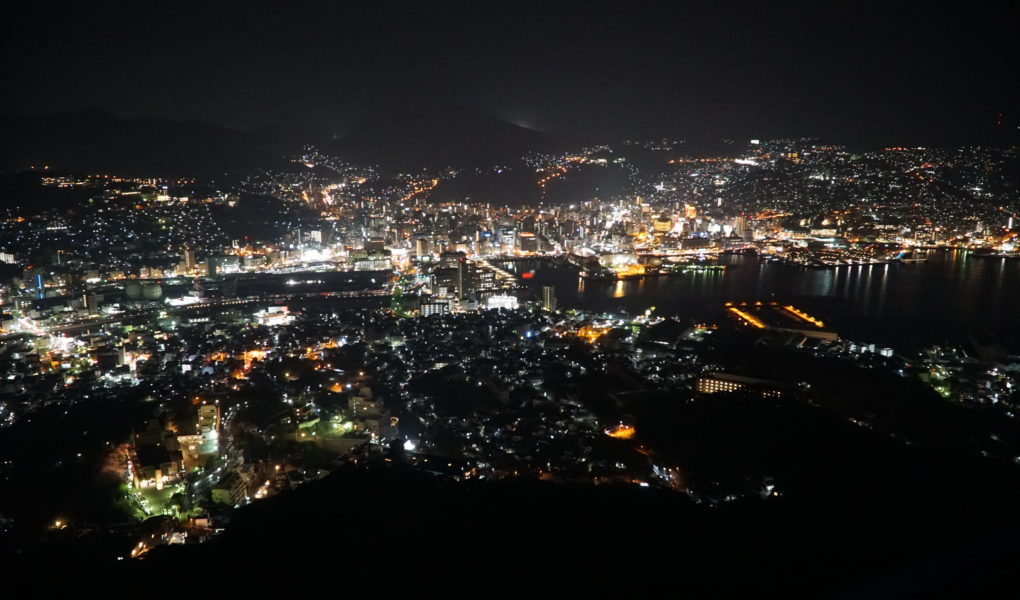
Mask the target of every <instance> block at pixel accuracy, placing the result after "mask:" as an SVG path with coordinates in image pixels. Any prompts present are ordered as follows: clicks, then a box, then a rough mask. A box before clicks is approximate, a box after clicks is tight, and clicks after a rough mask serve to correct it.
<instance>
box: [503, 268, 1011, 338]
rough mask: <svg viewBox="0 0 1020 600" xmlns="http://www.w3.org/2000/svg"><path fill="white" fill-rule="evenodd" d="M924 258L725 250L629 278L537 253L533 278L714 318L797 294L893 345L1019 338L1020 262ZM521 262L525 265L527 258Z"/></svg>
mask: <svg viewBox="0 0 1020 600" xmlns="http://www.w3.org/2000/svg"><path fill="white" fill-rule="evenodd" d="M924 256H926V257H927V259H928V260H927V261H925V262H915V263H892V264H888V265H868V266H862V265H854V266H844V267H839V268H835V269H804V268H800V267H792V266H789V265H783V264H778V263H767V262H764V261H760V260H759V259H757V258H755V257H750V256H727V257H724V258H723V262H724V264H726V265H727V270H726V271H725V272H720V271H698V272H684V273H678V274H675V275H669V276H661V277H649V278H645V279H639V280H627V281H593V280H587V281H585V280H581V279H580V278H579V277H578V275H577V270H576V269H575V268H573V267H570V266H566V265H553V264H551V263H547V262H542V261H535V262H533V263H530V264H528V265H527V267H526V268H528V269H532V268H534V269H536V273H535V278H534V279H532V280H530V281H529V282H528V283H529V285H531V286H535V288H536V289H538V286H541V285H555V286H556V288H557V289H556V294H557V297H558V298H559V301H560V303H561V305H563V306H565V307H578V308H585V309H590V310H598V311H611V310H614V309H625V310H627V311H629V312H641V311H644V310H645V308H647V307H648V306H656V307H657V308H658V310H659V312H660V313H661V314H673V315H678V316H682V317H690V318H699V319H700V318H710V319H714V318H717V317H718V315H719V313H718V311H719V306H720V304H721V303H722V302H725V301H728V300H784V301H791V302H792V301H796V302H799V303H801V304H803V305H804V306H806V307H807V308H811V309H813V310H814V311H816V312H819V313H820V314H823V315H827V316H829V317H830V318H832V319H834V320H835V321H836V322H837V323H839V326H840V331H841V332H843V333H844V335H846V336H848V337H853V334H854V333H855V332H856V333H859V334H861V335H863V336H865V337H866V338H868V339H872V340H874V341H887V342H888V343H894V342H895V340H896V339H902V338H910V339H912V340H924V341H927V342H931V343H934V342H939V341H943V340H944V339H945V338H946V336H951V337H956V336H959V335H960V334H961V332H962V333H963V334H966V333H968V332H970V331H988V332H992V333H994V334H995V335H996V336H997V337H1001V338H1005V339H1002V340H1000V341H1001V343H1007V345H1009V342H1010V340H1011V339H1012V338H1016V339H1017V340H1020V310H1018V309H1017V308H1016V307H1018V306H1020V297H1018V295H1020V260H1005V259H997V258H975V257H974V256H972V255H970V254H969V253H967V252H962V251H959V252H935V251H932V252H929V253H927V254H925V255H924ZM521 268H525V267H524V266H523V264H522V265H521Z"/></svg>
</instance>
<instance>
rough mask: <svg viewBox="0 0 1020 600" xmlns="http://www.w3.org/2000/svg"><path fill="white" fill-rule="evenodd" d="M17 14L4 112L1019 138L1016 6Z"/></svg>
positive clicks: (77, 9) (601, 133)
mask: <svg viewBox="0 0 1020 600" xmlns="http://www.w3.org/2000/svg"><path fill="white" fill-rule="evenodd" d="M22 4H25V5H28V6H19V7H18V8H15V9H9V8H5V12H6V14H5V15H4V19H3V23H4V24H3V36H2V42H0V43H2V44H3V46H4V59H5V60H4V67H3V90H4V93H3V94H2V95H0V112H2V113H8V114H11V113H13V114H39V113H49V112H56V111H64V110H76V109H80V108H84V107H96V108H100V109H102V110H106V111H110V112H112V113H113V114H116V115H118V116H122V117H143V116H144V117H165V118H171V119H177V120H184V119H200V120H204V121H208V122H210V123H214V124H218V125H225V126H229V127H232V128H238V129H252V128H257V127H265V126H278V127H289V128H300V129H304V130H312V131H317V132H319V133H322V132H330V133H343V132H344V131H345V130H346V128H348V127H350V126H351V125H352V124H353V123H355V122H357V120H358V119H359V118H360V116H361V115H363V114H364V113H365V112H366V111H368V110H371V109H373V108H374V107H377V106H380V105H386V106H395V107H400V106H408V105H411V104H414V103H417V102H421V101H428V102H431V103H435V102H440V103H446V102H449V103H456V104H458V105H464V106H468V107H470V108H472V109H476V110H480V111H484V112H486V113H489V114H492V115H496V116H499V117H501V118H503V119H506V120H509V121H511V122H514V123H517V124H520V125H525V126H528V127H533V128H537V129H542V130H547V131H551V132H556V133H562V134H569V135H575V136H583V137H585V138H615V137H621V136H635V137H641V136H643V137H650V136H660V135H662V136H667V135H669V136H673V135H678V136H685V135H693V136H697V135H702V136H720V137H727V136H732V137H758V136H761V137H769V136H786V135H789V136H793V135H819V136H879V137H884V138H888V137H890V136H893V137H894V136H896V135H904V136H917V135H922V136H923V135H931V136H951V135H957V134H960V133H967V132H969V131H974V130H978V129H983V128H990V127H992V126H993V125H994V123H995V121H996V120H997V119H998V117H997V114H998V113H1005V115H1006V116H1005V117H1004V120H1005V121H1007V126H1008V125H1009V124H1010V123H1012V126H1013V127H1015V123H1016V118H1015V117H1016V112H1017V111H1016V108H1017V107H1018V106H1020V104H1018V96H1017V93H1016V92H1015V91H1014V90H1013V89H1011V88H1013V87H1014V84H1015V80H1016V79H1017V73H1018V70H1017V66H1018V64H1017V63H1018V54H1020V53H1018V52H1017V50H1016V39H1017V37H1018V36H1017V12H1018V11H1016V10H1015V9H1014V10H1012V11H1006V12H1004V11H1002V10H1001V9H995V8H993V7H992V5H982V4H980V3H974V2H968V3H959V4H957V8H956V9H955V10H956V11H957V12H946V11H944V10H942V9H941V8H939V7H938V6H937V5H936V4H933V3H927V4H926V3H909V5H910V6H902V5H899V4H897V6H898V7H891V5H893V4H894V3H891V2H884V3H861V2H853V3H839V4H838V6H835V7H834V6H830V3H827V2H816V3H811V4H808V3H803V4H789V3H781V2H753V3H740V2H729V3H705V4H711V5H713V6H712V7H708V8H706V7H698V6H692V5H689V4H685V3H668V4H667V3H661V4H660V3H641V4H640V5H639V3H634V2H617V3H615V4H612V5H603V4H600V3H594V2H585V3H559V2H557V3H555V6H551V4H552V3H546V5H543V4H527V3H522V2H513V3H505V4H504V3H488V2H473V3H470V4H464V5H449V4H447V3H442V4H440V3H428V2H416V3H409V4H407V5H401V4H390V3H376V2H335V3H328V4H306V3H298V2H293V3H292V2H286V3H285V2H276V3H272V6H271V8H266V7H253V6H251V5H250V3H230V4H228V3H208V4H209V5H208V6H203V5H200V4H195V5H188V4H186V3H181V2H162V3H140V2H125V3H99V6H95V7H94V6H92V5H91V4H92V3H88V4H86V3H75V4H70V3H69V4H66V5H65V4H60V3H52V2H40V3H22ZM267 4H268V3H267Z"/></svg>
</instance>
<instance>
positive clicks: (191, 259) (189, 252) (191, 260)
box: [184, 246, 195, 271]
mask: <svg viewBox="0 0 1020 600" xmlns="http://www.w3.org/2000/svg"><path fill="white" fill-rule="evenodd" d="M184 268H185V269H187V270H188V271H191V270H192V269H194V268H195V251H194V250H193V249H191V248H189V247H187V246H185V247H184Z"/></svg>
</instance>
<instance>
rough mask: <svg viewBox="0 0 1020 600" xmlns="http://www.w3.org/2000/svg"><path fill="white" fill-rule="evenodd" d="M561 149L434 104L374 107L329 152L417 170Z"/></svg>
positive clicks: (552, 141) (529, 132) (537, 135)
mask: <svg viewBox="0 0 1020 600" xmlns="http://www.w3.org/2000/svg"><path fill="white" fill-rule="evenodd" d="M562 145H563V142H562V140H560V139H559V138H558V137H556V136H554V135H551V134H548V133H544V132H541V131H536V130H533V129H528V128H525V127H521V126H519V125H515V124H513V123H508V122H506V121H503V120H501V119H498V118H495V117H492V116H490V115H487V114H484V113H482V112H479V111H476V110H473V109H470V108H467V107H464V106H460V105H457V104H452V103H445V102H441V101H433V102H420V103H414V104H407V105H398V104H389V105H386V106H383V107H380V108H377V109H375V110H373V111H371V112H370V113H369V114H367V115H366V116H365V117H364V118H363V119H362V120H361V121H360V122H359V123H357V124H356V125H355V126H354V127H353V128H352V129H351V130H350V131H348V132H347V133H346V134H345V135H343V136H341V137H340V138H339V139H337V140H334V141H333V142H332V143H331V144H329V145H328V148H329V149H330V151H331V152H332V153H334V154H338V155H340V156H343V157H344V158H346V159H347V160H350V161H351V162H356V163H372V164H378V165H380V166H382V167H383V168H392V169H398V170H416V169H420V168H438V167H446V166H454V167H475V166H482V165H489V164H494V163H499V162H501V161H507V160H511V159H514V158H517V157H520V156H521V155H523V154H525V153H527V152H529V151H543V150H554V149H557V148H560V147H561V146H562Z"/></svg>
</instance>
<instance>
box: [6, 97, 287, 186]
mask: <svg viewBox="0 0 1020 600" xmlns="http://www.w3.org/2000/svg"><path fill="white" fill-rule="evenodd" d="M0 130H2V131H3V135H2V137H0V169H2V170H4V171H7V172H19V171H23V170H26V169H29V168H32V167H35V168H37V169H38V168H40V167H42V166H43V165H50V167H51V168H52V169H55V170H57V171H60V172H78V173H89V172H103V173H119V174H125V175H135V176H165V177H182V176H199V177H208V178H229V177H235V176H240V175H244V174H246V173H247V172H250V170H251V169H253V168H258V167H260V166H266V167H268V166H273V165H276V164H280V163H282V157H283V156H284V155H286V154H293V153H296V152H297V151H298V150H299V149H300V143H301V142H300V137H301V136H299V135H293V134H288V133H286V132H283V131H278V130H270V129H265V130H256V131H251V132H245V131H236V130H233V129H228V128H226V127H220V126H217V125H212V124H210V123H205V122H203V121H197V120H191V121H171V120H168V119H159V118H136V119H125V118H121V117H117V116H114V115H111V114H110V113H107V112H104V111H102V110H98V109H94V108H88V109H83V110H78V111H72V112H62V113H55V114H50V115H38V116H12V115H3V116H0Z"/></svg>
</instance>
